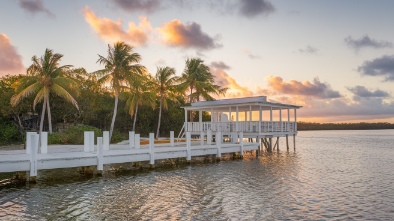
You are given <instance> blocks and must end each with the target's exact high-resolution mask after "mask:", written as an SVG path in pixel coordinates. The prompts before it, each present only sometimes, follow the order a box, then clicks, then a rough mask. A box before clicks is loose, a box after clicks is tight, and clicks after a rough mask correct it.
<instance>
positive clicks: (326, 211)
mask: <svg viewBox="0 0 394 221" xmlns="http://www.w3.org/2000/svg"><path fill="white" fill-rule="evenodd" d="M393 141H394V131H390V130H384V131H319V132H316V131H314V132H300V133H299V136H298V138H297V150H296V151H294V150H293V149H292V148H290V151H289V152H287V151H286V149H285V148H284V147H285V144H284V143H281V145H280V146H281V150H280V151H279V152H277V151H274V152H273V153H267V152H264V153H263V154H262V156H260V157H258V158H256V157H255V156H252V155H248V156H247V157H245V158H244V159H243V160H234V161H233V160H228V161H222V162H220V163H199V164H192V165H182V166H178V167H177V168H164V169H156V170H154V171H142V172H135V171H130V170H125V171H124V172H120V173H113V172H111V173H109V172H108V173H105V174H104V176H103V177H96V176H92V177H83V176H81V175H79V173H78V172H77V171H76V170H75V169H68V170H52V171H45V172H42V173H41V174H40V176H41V179H40V180H39V181H38V183H37V184H36V185H34V186H29V187H28V186H24V187H12V186H10V185H3V186H2V187H0V188H2V189H0V220H2V219H4V220H64V219H77V220H278V219H279V220H286V219H288V220H305V219H308V220H327V219H330V220H332V219H340V220H347V219H355V220H367V219H369V220H391V219H392V217H394V186H393V185H392V184H393V182H394V170H392V168H394V162H393V159H394V147H393ZM55 174H62V176H61V178H60V179H59V178H56V177H58V176H55ZM0 185H1V184H0Z"/></svg>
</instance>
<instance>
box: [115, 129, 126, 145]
mask: <svg viewBox="0 0 394 221" xmlns="http://www.w3.org/2000/svg"><path fill="white" fill-rule="evenodd" d="M128 139H129V138H128V135H125V134H122V133H120V132H119V131H118V130H114V132H113V133H112V138H111V143H119V142H121V141H124V140H128Z"/></svg>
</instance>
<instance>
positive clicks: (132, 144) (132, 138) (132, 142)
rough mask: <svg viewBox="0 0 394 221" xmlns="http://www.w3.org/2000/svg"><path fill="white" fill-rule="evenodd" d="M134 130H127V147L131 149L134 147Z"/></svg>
mask: <svg viewBox="0 0 394 221" xmlns="http://www.w3.org/2000/svg"><path fill="white" fill-rule="evenodd" d="M134 136H135V132H134V131H129V148H130V149H132V148H133V147H134Z"/></svg>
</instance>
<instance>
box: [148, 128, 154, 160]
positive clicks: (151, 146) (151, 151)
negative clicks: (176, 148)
mask: <svg viewBox="0 0 394 221" xmlns="http://www.w3.org/2000/svg"><path fill="white" fill-rule="evenodd" d="M149 155H150V162H149V163H150V165H154V164H155V134H154V133H149Z"/></svg>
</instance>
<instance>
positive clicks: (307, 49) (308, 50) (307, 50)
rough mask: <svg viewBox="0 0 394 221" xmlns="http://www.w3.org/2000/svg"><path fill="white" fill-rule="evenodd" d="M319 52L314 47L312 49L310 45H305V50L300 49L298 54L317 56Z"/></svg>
mask: <svg viewBox="0 0 394 221" xmlns="http://www.w3.org/2000/svg"><path fill="white" fill-rule="evenodd" d="M318 51H319V50H318V49H317V48H315V47H312V46H310V45H307V46H306V47H305V48H300V49H298V52H300V53H302V54H317V52H318Z"/></svg>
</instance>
